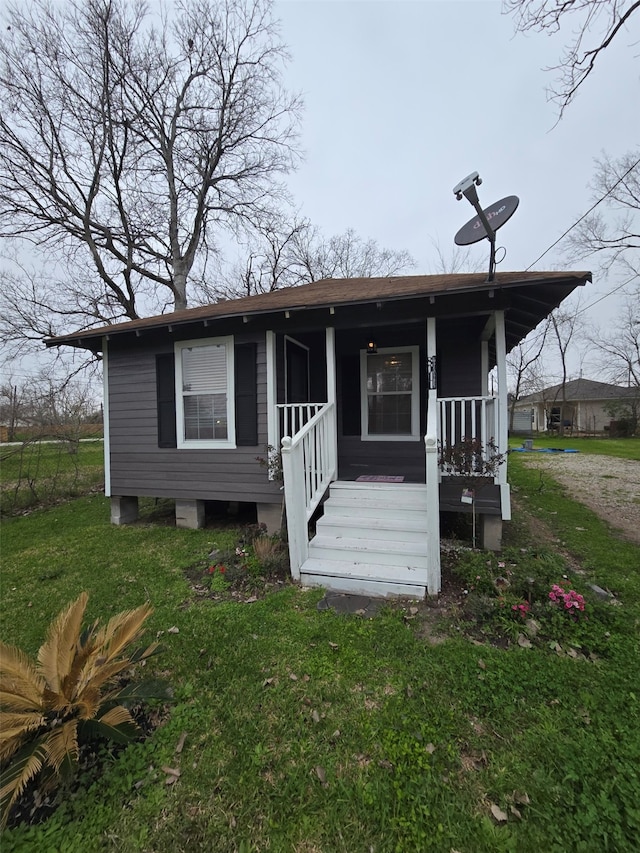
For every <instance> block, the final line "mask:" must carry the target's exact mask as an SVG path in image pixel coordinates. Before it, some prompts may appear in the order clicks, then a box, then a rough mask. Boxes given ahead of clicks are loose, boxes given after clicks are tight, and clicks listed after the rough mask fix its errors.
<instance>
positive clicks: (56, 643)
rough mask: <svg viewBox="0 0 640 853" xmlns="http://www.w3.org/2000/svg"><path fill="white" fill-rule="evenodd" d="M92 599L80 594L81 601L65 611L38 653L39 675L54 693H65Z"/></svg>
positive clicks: (50, 630)
mask: <svg viewBox="0 0 640 853" xmlns="http://www.w3.org/2000/svg"><path fill="white" fill-rule="evenodd" d="M88 599H89V596H88V595H87V593H86V592H82V593H80V595H79V596H78V598H77V599H76V600H75V601H73V602H71V604H70V605H69V606H68V607H67V608H66V610H63V611H62V613H60V614H59V615H58V616H57V617H56V618H55V619H54V620H53V622H52V623H51V625H50V626H49V631H48V632H47V639H46V640H45V642H44V643H43V645H42V646H40V650H39V651H38V663H39V671H40V673H41V674H42V676H43V677H44V679H45V680H46V682H47V685H48V687H49V689H50V690H51V691H53V692H54V693H58V694H61V693H62V695H64V694H63V692H62V682H63V681H64V679H65V677H66V676H67V675H68V674H69V673H70V672H71V667H72V665H73V661H74V658H75V656H76V654H77V651H78V641H79V637H80V628H81V626H82V617H83V616H84V611H85V609H86V606H87V601H88Z"/></svg>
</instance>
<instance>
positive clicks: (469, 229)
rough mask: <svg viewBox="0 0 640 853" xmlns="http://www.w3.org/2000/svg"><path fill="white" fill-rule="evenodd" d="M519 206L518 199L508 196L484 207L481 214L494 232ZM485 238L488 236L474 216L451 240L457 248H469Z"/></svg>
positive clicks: (479, 220) (478, 218) (477, 218)
mask: <svg viewBox="0 0 640 853" xmlns="http://www.w3.org/2000/svg"><path fill="white" fill-rule="evenodd" d="M519 204H520V199H519V198H518V196H517V195H508V196H506V197H505V198H501V199H500V201H496V202H495V203H494V204H492V205H489V207H485V209H484V210H483V211H482V212H483V213H484V215H485V217H486V219H487V222H488V223H489V224H490V225H491V228H493V231H494V232H495V231H497V230H498V228H500V227H501V226H502V225H504V223H505V222H508V220H509V219H511V217H512V216H513V214H514V213H515V212H516V210H517V207H518V205H519ZM485 237H489V235H488V234H487V231H486V228H485V227H484V225H483V223H482V220H481V219H480V217H479V216H474V217H473V219H470V220H469V221H468V222H467V223H465V224H464V225H463V226H462V228H461V229H460V230H459V231H458V233H457V234H456V236H455V237H454V238H453V239H454V242H455V244H456V245H457V246H470V245H471V244H472V243H477V242H478V241H479V240H483V239H484V238H485ZM494 239H495V234H494Z"/></svg>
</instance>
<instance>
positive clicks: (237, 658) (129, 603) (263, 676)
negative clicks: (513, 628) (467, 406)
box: [0, 454, 640, 853]
mask: <svg viewBox="0 0 640 853" xmlns="http://www.w3.org/2000/svg"><path fill="white" fill-rule="evenodd" d="M515 456H516V457H517V454H515ZM511 472H512V478H513V485H514V490H515V492H516V497H517V499H518V501H519V502H520V504H521V505H522V506H523V512H522V514H521V515H520V516H519V517H518V519H517V520H516V522H515V523H514V524H513V525H512V527H511V528H510V530H509V533H508V537H507V538H508V550H507V552H506V553H507V554H508V559H509V565H513V566H514V568H513V571H514V572H516V571H517V564H519V563H521V565H520V568H521V569H522V572H529V571H531V570H532V569H531V567H532V566H534V567H535V566H536V565H539V566H540V569H539V572H540V573H543V571H544V572H547V573H548V576H549V577H552V576H553V575H554V573H555V572H562V571H563V569H564V571H565V572H568V569H567V568H566V567H565V566H564V563H563V560H562V557H561V555H559V554H558V553H553V551H548V550H545V549H544V547H543V545H542V544H541V543H540V542H534V541H532V539H531V537H530V534H529V533H528V531H527V529H526V527H525V525H524V523H523V518H524V517H525V516H526V514H527V513H536V514H537V515H539V516H540V517H542V518H544V520H545V522H546V523H547V524H548V525H549V526H550V528H551V530H552V533H553V535H554V536H556V537H557V538H559V539H561V541H562V543H564V544H563V547H564V548H565V549H566V550H567V551H570V552H571V553H572V554H574V555H575V557H576V558H578V559H579V560H580V562H581V563H582V565H583V568H584V570H585V571H586V572H587V574H586V575H584V576H581V577H579V578H578V577H576V578H575V580H576V584H578V583H579V584H580V585H581V586H580V588H581V589H584V588H585V585H586V583H587V582H588V581H591V580H593V581H595V582H596V583H598V584H599V585H601V586H603V587H607V588H611V589H612V590H613V591H615V593H616V594H617V596H618V598H619V600H620V601H621V603H622V606H621V607H617V608H613V607H610V606H609V605H601V606H599V607H597V606H596V605H595V604H594V605H593V611H592V612H593V618H592V619H591V620H590V621H589V622H587V623H584V625H583V629H581V630H583V634H582V635H581V636H580V638H579V639H581V640H582V642H584V643H588V642H589V641H590V638H591V639H593V638H595V639H596V640H597V641H598V643H600V645H601V646H603V648H601V650H600V654H599V655H598V660H597V661H596V662H595V663H594V662H591V661H586V660H580V659H577V660H573V659H571V658H569V657H560V656H558V655H557V654H555V653H554V652H553V651H552V650H551V649H550V648H548V646H547V645H546V644H539V645H537V646H536V647H534V648H532V649H523V648H520V647H519V646H518V645H517V643H512V644H511V645H510V646H509V648H499V647H496V646H493V645H491V644H488V643H483V644H482V645H477V644H476V643H474V642H472V640H471V639H470V637H469V635H470V633H472V632H471V631H470V628H471V626H470V624H469V623H468V622H467V621H465V620H464V619H463V618H462V614H461V612H460V611H458V610H456V608H455V607H454V608H452V610H451V613H450V617H451V618H450V619H447V620H445V621H444V622H443V623H439V622H434V619H435V617H434V616H433V613H432V612H431V610H430V608H428V607H426V606H421V607H419V608H418V611H417V613H414V612H413V611H410V610H409V609H408V605H405V606H404V607H403V606H401V605H395V606H387V607H385V608H383V610H382V611H381V613H380V614H379V615H378V616H376V617H375V618H374V619H372V620H364V619H362V618H360V617H357V616H355V617H339V616H336V615H334V614H333V613H331V612H320V611H318V610H317V607H316V604H317V602H318V600H319V598H320V597H321V595H322V593H321V592H320V591H304V590H301V589H299V588H297V587H294V586H289V585H285V586H283V587H281V588H275V589H272V590H270V591H267V593H266V594H265V595H264V597H261V598H260V599H259V600H258V601H254V602H253V603H243V602H242V601H241V600H233V599H232V598H231V597H230V596H226V597H223V598H222V599H221V600H220V601H213V600H210V599H203V598H201V597H198V596H197V595H195V593H194V591H193V590H192V589H191V587H190V585H189V583H188V581H187V579H186V576H185V572H184V570H185V569H187V568H189V567H191V571H192V573H193V572H194V571H195V573H196V575H197V570H198V569H199V568H201V569H202V571H203V573H204V571H205V569H206V566H207V565H208V563H209V560H208V553H209V552H210V551H211V550H212V549H213V548H218V549H229V548H233V547H234V546H235V543H236V539H237V535H238V533H237V531H236V530H234V529H232V528H210V529H205V530H177V529H175V528H174V527H172V526H170V525H168V524H163V523H160V522H161V521H162V516H159V517H158V518H157V519H156V522H155V523H151V521H150V517H151V516H150V515H149V512H150V511H151V510H152V509H153V504H152V503H151V502H145V503H144V504H143V511H144V512H145V513H146V515H145V516H144V517H143V520H142V521H141V522H140V523H138V524H136V525H132V526H129V527H114V526H111V525H110V524H109V510H108V502H107V501H106V500H105V499H104V498H101V497H95V496H94V497H89V498H82V499H79V500H75V501H72V502H69V503H67V504H64V505H61V506H57V507H54V508H52V509H48V510H42V511H37V512H34V513H33V514H31V515H30V516H28V517H23V518H15V519H11V520H9V521H8V522H6V523H5V524H4V525H3V572H2V576H1V577H0V593H1V594H2V603H3V605H2V637H3V639H4V640H5V641H8V642H12V643H16V644H18V645H20V646H21V647H23V648H24V649H25V650H26V651H28V652H29V653H30V654H34V653H35V651H36V650H37V648H38V646H39V645H40V643H41V642H42V639H43V636H44V633H45V630H46V626H47V624H48V622H49V620H50V619H51V618H52V617H53V616H54V615H55V614H56V613H57V612H58V611H59V610H60V609H61V607H62V606H63V605H64V604H65V603H66V602H68V601H69V600H71V599H72V598H74V597H75V596H76V595H77V594H78V593H79V592H80V591H81V590H83V589H87V590H88V591H89V593H90V600H89V607H88V613H87V616H88V618H89V619H93V618H98V617H100V618H106V617H108V616H110V615H111V614H113V613H114V612H116V611H119V610H121V609H123V608H126V607H133V606H136V605H138V604H140V603H142V602H143V601H145V600H150V601H151V602H152V604H153V605H154V607H155V612H154V614H153V615H152V617H151V619H150V625H149V630H148V636H150V637H153V636H155V635H156V634H158V635H159V637H160V640H161V641H162V643H163V644H164V646H165V651H164V653H163V654H162V655H161V656H159V657H158V658H157V659H156V663H155V664H154V666H157V667H160V668H161V670H162V671H163V672H164V673H165V674H166V675H168V677H169V678H170V680H171V681H172V683H173V685H174V688H175V693H176V702H175V705H174V706H173V708H172V711H171V716H170V719H169V721H168V722H167V723H166V724H165V725H164V726H162V727H161V728H159V729H158V730H157V731H156V732H155V734H154V735H153V737H152V738H151V739H149V740H147V741H146V742H144V743H140V744H136V745H134V746H132V747H130V748H129V749H127V750H126V751H125V752H124V753H122V754H121V755H120V756H119V757H118V759H117V760H115V761H111V762H110V763H109V764H108V765H107V766H106V767H105V770H104V773H103V774H102V776H101V778H99V779H98V780H97V781H94V782H92V783H91V785H90V786H89V787H88V789H87V790H80V791H79V792H77V793H75V794H74V795H73V796H70V795H69V796H66V797H63V805H62V807H61V808H60V809H59V810H58V811H57V812H56V813H55V814H54V815H53V816H52V817H51V818H50V819H49V820H48V821H47V822H46V823H45V824H43V825H41V826H39V827H31V828H29V827H25V826H21V827H17V828H15V829H12V830H10V831H7V832H6V833H5V834H4V837H3V840H2V849H3V853H10V851H25V853H26V851H29V853H31V851H42V853H49V851H54V850H55V851H57V850H61V851H62V850H64V851H65V853H66V851H70V853H74V851H78V853H79V851H83V853H84V851H85V850H86V849H97V850H109V851H123V853H134V851H145V853H151V851H153V853H179V851H210V850H215V851H221V853H226V852H227V851H228V853H232V851H234V853H254V851H255V853H257V851H263V850H272V851H283V853H285V852H286V851H292V853H293V851H296V853H318V852H319V851H322V853H339V851H345V853H347V851H348V853H369V851H371V850H374V851H376V853H386V851H389V853H396V852H398V853H400V851H401V853H406V851H430V850H433V851H443V853H450V851H451V850H452V849H453V850H457V851H460V852H461V853H483V851H514V853H516V852H517V853H520V851H523V853H528V852H529V851H530V853H538V851H541V850H544V851H557V853H565V851H584V853H590V851H593V853H596V852H597V853H600V851H616V853H618V851H634V850H636V849H637V838H638V833H639V832H640V810H639V806H638V803H640V776H639V771H638V767H640V709H639V705H638V700H639V698H640V694H639V691H638V678H637V673H638V671H639V667H640V651H639V648H640V644H639V643H638V624H640V623H639V619H640V575H639V572H638V567H639V566H640V549H638V548H637V547H635V546H633V545H630V544H629V543H624V542H622V541H621V540H619V539H616V538H615V537H614V536H612V535H611V533H610V531H609V530H608V529H607V527H606V525H604V524H603V523H601V522H599V521H598V519H597V518H596V517H595V516H593V514H592V513H590V512H589V511H588V510H586V509H584V508H583V507H581V506H580V505H578V504H575V503H574V502H572V501H571V500H570V499H569V498H568V497H567V496H566V494H565V493H564V492H563V491H562V490H561V489H560V488H559V487H558V486H556V485H555V484H554V483H553V482H552V481H551V480H550V479H549V481H548V482H547V481H546V480H545V487H544V488H543V489H542V490H541V491H540V490H537V487H536V483H535V480H534V476H535V472H530V471H528V470H527V469H526V468H525V466H523V465H522V464H521V463H520V460H519V459H517V458H515V459H514V458H513V457H512V463H511ZM556 512H557V514H554V513H556ZM577 527H581V528H584V530H582V531H579V530H577V529H576V528H577ZM556 550H557V549H556ZM487 560H489V561H490V562H492V564H493V565H495V563H496V558H495V557H493V558H491V557H488V556H487V557H486V558H485V556H484V555H478V554H470V553H465V554H462V555H461V556H460V558H459V566H458V570H459V571H460V572H463V571H464V570H465V569H466V570H467V571H471V570H472V568H473V566H475V565H476V563H478V561H480V562H482V563H483V564H485V565H486V562H487ZM467 561H468V562H467ZM473 561H476V563H474V562H473ZM478 564H479V563H478ZM194 567H196V568H195V570H194ZM473 577H475V575H474V576H473ZM603 620H604V621H603ZM605 622H606V624H605ZM426 627H430V629H431V633H433V632H439V633H441V634H443V635H444V636H445V637H446V639H445V641H444V642H441V643H440V644H438V645H432V644H430V643H429V642H428V641H427V640H426V639H425V633H426V632H425V628H426ZM479 627H480V628H481V627H482V626H479ZM170 628H173V629H176V628H177V629H178V630H177V632H176V631H175V630H174V631H171V632H170V631H169V629H170ZM606 634H608V636H606ZM475 636H477V637H480V638H482V633H481V632H479V631H476V632H475ZM594 641H595V640H594ZM476 642H477V640H476ZM563 642H564V640H563ZM182 733H186V736H187V737H186V741H185V745H184V749H183V751H182V753H181V754H179V755H177V754H176V753H175V748H176V745H177V743H178V741H179V739H180V737H181V735H182ZM163 766H168V767H178V768H179V769H180V772H181V775H180V778H179V779H178V781H177V782H175V784H173V785H170V786H169V785H167V784H165V779H166V773H164V772H163V771H162V767H163ZM523 800H524V804H523ZM527 801H528V804H527ZM492 804H494V805H497V806H499V807H500V808H501V809H502V810H504V811H505V813H506V814H507V815H508V820H507V822H506V823H505V824H503V825H497V824H496V822H495V820H494V819H493V817H492V816H491V812H490V808H491V805H492ZM511 807H513V809H515V810H516V811H517V812H518V813H519V814H520V817H518V816H517V815H516V814H515V813H514V812H513V811H512V810H511Z"/></svg>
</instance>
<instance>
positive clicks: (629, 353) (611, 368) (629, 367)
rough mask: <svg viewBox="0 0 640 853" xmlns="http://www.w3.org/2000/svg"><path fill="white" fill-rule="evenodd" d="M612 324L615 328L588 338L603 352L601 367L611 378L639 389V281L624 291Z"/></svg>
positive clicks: (613, 380)
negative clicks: (633, 288)
mask: <svg viewBox="0 0 640 853" xmlns="http://www.w3.org/2000/svg"><path fill="white" fill-rule="evenodd" d="M613 326H614V329H615V331H613V332H602V331H598V332H597V333H596V334H595V335H593V336H592V338H591V341H592V343H593V344H594V345H595V346H596V347H598V349H599V350H600V352H601V353H602V355H603V356H604V358H603V362H602V369H603V371H604V372H605V373H606V374H607V375H608V378H609V379H610V381H611V382H613V383H615V384H618V385H627V386H628V387H635V388H637V389H638V390H639V391H640V284H637V285H636V287H635V290H633V291H632V292H631V293H629V294H628V295H627V297H626V299H625V301H624V304H623V306H622V309H621V310H620V313H619V314H618V316H617V317H616V319H615V320H614V322H613Z"/></svg>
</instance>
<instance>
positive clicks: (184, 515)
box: [176, 498, 204, 530]
mask: <svg viewBox="0 0 640 853" xmlns="http://www.w3.org/2000/svg"><path fill="white" fill-rule="evenodd" d="M176 527H186V528H189V529H192V530H197V529H199V528H200V527H204V501H199V500H184V499H182V498H180V499H176Z"/></svg>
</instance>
